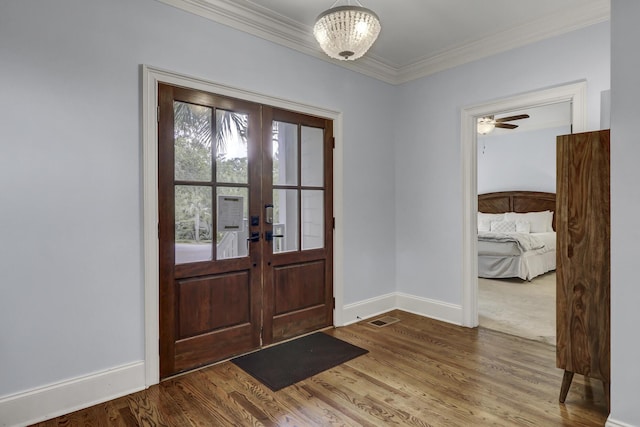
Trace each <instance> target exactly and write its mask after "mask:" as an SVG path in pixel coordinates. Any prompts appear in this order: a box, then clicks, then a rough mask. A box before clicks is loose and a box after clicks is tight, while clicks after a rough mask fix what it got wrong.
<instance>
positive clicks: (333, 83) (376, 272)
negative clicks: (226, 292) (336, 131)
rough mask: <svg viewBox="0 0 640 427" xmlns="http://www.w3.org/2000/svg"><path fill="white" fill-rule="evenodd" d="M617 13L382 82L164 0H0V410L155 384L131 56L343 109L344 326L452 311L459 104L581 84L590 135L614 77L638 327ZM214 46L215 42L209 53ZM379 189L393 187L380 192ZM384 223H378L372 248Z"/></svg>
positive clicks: (625, 76)
mask: <svg viewBox="0 0 640 427" xmlns="http://www.w3.org/2000/svg"><path fill="white" fill-rule="evenodd" d="M615 5H617V7H618V8H617V9H616V8H615V7H614V9H613V10H614V14H613V16H614V21H613V22H614V24H617V25H618V26H617V27H616V26H615V25H613V24H612V25H613V26H614V28H615V29H616V31H618V32H619V33H616V32H615V31H614V33H613V36H612V35H611V28H610V23H609V22H608V21H603V22H600V23H597V24H594V25H591V26H589V27H586V28H582V29H580V30H577V31H573V32H571V33H566V34H562V35H558V36H556V37H554V38H553V39H550V40H546V41H541V42H537V43H534V44H531V45H529V46H526V47H522V48H518V49H514V50H512V51H509V52H504V53H502V54H498V55H495V56H493V57H490V58H484V59H482V60H478V61H475V62H473V63H469V64H464V65H461V66H458V67H456V68H453V69H450V70H446V71H442V72H439V73H436V74H434V75H431V76H428V77H424V78H421V79H418V80H416V81H412V82H408V83H404V84H401V85H398V86H393V85H389V84H386V83H383V82H380V81H377V80H375V79H372V78H369V77H365V76H363V75H360V74H357V73H354V72H352V71H349V70H345V69H343V68H340V67H337V66H335V65H333V64H329V63H326V62H323V61H320V60H318V59H316V58H313V57H310V56H307V55H304V54H301V53H298V52H295V51H293V50H291V49H288V48H285V47H282V46H278V45H275V44H274V43H271V42H268V41H265V40H262V39H258V38H256V37H254V36H250V35H248V34H246V33H243V32H240V31H237V30H234V29H231V28H229V27H226V26H224V25H221V24H217V23H214V22H212V21H210V20H207V19H204V18H201V17H196V16H194V15H192V14H190V13H187V12H184V11H180V10H177V9H175V8H173V7H170V6H167V5H166V4H162V3H160V2H157V1H152V0H133V1H126V2H125V1H119V2H102V1H90V2H89V1H87V2H79V1H71V0H63V1H57V2H55V5H54V2H35V1H24V0H22V1H15V0H9V1H3V2H2V4H1V6H0V8H1V11H2V13H0V34H1V35H2V37H0V52H1V53H2V55H1V56H0V57H1V58H2V62H3V66H2V67H0V76H1V77H2V79H1V82H2V83H1V84H2V85H3V88H2V93H3V95H4V97H5V99H7V100H10V102H5V103H3V105H2V106H1V107H0V111H2V114H0V117H2V120H3V125H2V128H3V132H4V134H3V140H4V141H5V143H3V144H2V148H1V150H2V155H1V156H0V162H1V164H2V168H0V171H1V172H0V173H2V176H3V178H4V179H3V190H2V194H3V209H2V212H1V213H0V215H1V217H2V221H1V222H0V227H1V229H2V236H3V241H5V242H12V244H11V245H3V247H2V249H0V251H1V252H2V261H1V262H2V269H1V270H2V280H1V281H2V284H3V297H2V298H1V299H0V318H1V320H2V321H1V322H0V324H1V326H0V337H2V338H1V339H2V343H1V346H2V351H1V352H0V360H1V362H2V363H1V364H2V366H4V367H11V369H5V370H3V372H2V381H0V396H2V399H3V400H2V402H1V403H0V405H4V406H2V407H0V411H1V410H2V409H3V408H5V407H7V405H9V403H8V402H14V401H15V400H16V399H27V400H28V399H31V398H33V399H38V398H42V397H43V396H45V394H43V393H44V392H47V393H53V394H55V393H59V392H60V393H62V396H63V398H58V399H53V402H55V403H56V404H58V406H57V407H58V408H60V407H65V405H67V406H66V407H71V406H73V405H76V404H77V402H78V401H82V400H83V398H84V397H85V394H84V393H82V392H78V390H77V389H73V393H69V392H68V391H65V390H68V388H65V387H67V386H69V387H71V385H74V384H76V383H82V381H85V380H87V379H96V380H99V379H101V378H102V379H105V380H106V379H112V378H114V379H116V380H117V381H115V382H111V383H110V384H117V386H118V387H119V388H118V389H117V390H115V391H114V392H113V393H114V394H115V393H121V392H123V391H126V390H132V389H136V388H140V387H144V386H145V384H148V383H147V382H146V379H145V364H144V360H145V352H144V341H145V304H144V260H143V255H142V254H143V236H142V234H143V231H142V223H143V219H142V218H143V215H144V212H143V194H142V188H141V181H142V166H141V163H142V155H141V148H140V145H141V144H140V135H141V133H142V129H141V124H140V121H141V120H140V109H141V100H140V86H141V85H140V65H141V64H152V65H155V66H157V67H161V68H163V69H171V70H176V71H179V72H181V73H183V74H186V75H191V76H199V77H201V78H204V79H207V80H210V81H215V82H219V83H222V84H225V85H229V86H233V87H240V88H243V89H245V90H248V91H253V92H257V93H261V94H267V95H271V96H278V97H282V98H286V99H295V100H297V101H299V102H303V103H306V104H309V105H319V106H323V107H325V108H328V109H332V110H337V111H342V112H343V113H344V116H345V118H346V117H348V118H349V120H345V123H344V127H343V129H342V134H343V138H342V140H343V142H344V144H343V146H342V150H343V151H342V155H343V157H342V159H341V160H343V167H342V173H343V175H344V177H343V184H344V185H343V188H342V191H343V194H342V195H343V200H344V203H343V205H342V206H341V207H340V209H341V210H340V212H339V213H340V216H339V217H338V222H339V224H338V226H339V227H342V231H343V232H344V230H348V231H347V232H346V233H344V234H343V235H342V236H341V237H342V238H343V241H342V243H341V244H342V246H341V250H342V251H343V257H342V259H341V263H342V268H343V271H342V272H341V274H342V281H343V282H344V283H348V284H350V285H349V286H346V285H345V286H344V289H343V295H342V300H341V301H338V304H337V305H338V306H339V308H340V309H342V310H343V313H342V314H343V316H344V318H343V319H342V320H343V321H344V322H347V321H353V320H354V319H355V315H356V314H357V309H358V308H368V309H369V310H368V312H369V313H374V312H375V310H373V308H375V306H376V304H380V305H383V307H382V308H383V309H387V308H388V307H393V305H394V304H396V301H405V302H409V303H412V304H414V306H415V307H418V308H419V309H420V310H421V311H422V312H424V314H428V315H431V316H433V317H438V316H439V317H441V318H442V317H444V318H447V319H450V320H451V319H452V321H457V322H458V323H461V321H460V319H461V318H462V316H461V314H460V313H461V311H462V308H461V304H462V300H463V291H462V289H461V286H460V283H461V272H460V264H461V257H462V255H461V252H462V249H461V243H460V241H461V231H460V223H461V222H462V215H463V214H462V212H461V211H462V197H461V190H460V188H461V186H462V184H461V178H460V175H461V169H462V168H463V166H462V165H461V161H460V157H461V155H460V154H461V153H460V135H459V122H460V109H461V108H462V107H463V106H465V105H469V104H474V103H478V102H483V101H485V100H488V99H493V98H495V97H503V96H509V95H512V94H517V93H523V92H528V91H531V90H536V89H539V88H545V87H550V86H554V85H558V84H563V83H566V82H572V81H578V80H586V81H587V82H588V85H589V104H588V109H589V128H590V129H596V128H599V113H600V94H601V92H602V91H606V90H608V89H609V88H610V86H613V89H612V93H613V94H614V96H612V118H613V117H615V113H616V112H617V114H618V117H619V119H618V120H619V122H617V123H616V124H617V126H618V128H617V131H616V132H617V134H615V135H616V136H615V137H617V138H624V140H623V141H621V142H619V144H620V145H619V151H617V152H616V153H615V157H614V161H615V163H614V169H615V170H617V171H618V172H617V175H615V176H613V177H612V178H613V180H612V183H613V189H614V194H615V195H620V194H625V195H631V196H632V197H631V198H626V197H625V199H624V200H622V199H621V198H619V199H616V200H622V201H620V202H617V203H620V204H619V205H618V206H617V207H618V210H617V211H616V213H615V215H616V217H614V219H615V220H617V221H618V222H617V224H618V229H617V234H615V237H616V241H615V242H614V243H615V245H617V246H615V245H614V246H613V248H614V249H615V250H616V259H614V265H613V267H614V270H613V271H615V274H616V276H615V277H614V279H615V281H614V284H616V285H617V286H618V287H617V289H616V291H617V294H616V299H615V300H614V301H613V310H612V312H613V313H614V319H613V320H614V324H615V328H616V329H614V330H615V331H617V334H616V336H617V337H625V336H629V335H631V334H632V332H633V330H632V329H631V328H630V327H629V326H627V325H626V322H629V323H631V324H634V325H635V324H637V323H638V315H637V314H636V313H637V310H635V308H634V307H633V306H632V305H631V303H632V302H633V301H637V295H638V291H637V288H635V287H630V286H629V287H627V286H626V285H625V284H626V283H633V282H634V277H635V276H634V269H633V267H634V260H633V257H632V255H633V254H632V251H628V250H626V248H628V247H632V244H633V243H632V240H631V238H632V237H633V234H634V232H633V230H635V227H634V226H633V224H634V219H633V218H632V217H631V216H630V214H627V212H633V211H637V210H638V209H637V207H638V206H637V205H638V203H639V202H638V200H640V197H638V195H637V191H638V190H637V188H636V186H635V184H634V183H635V182H638V180H639V179H638V174H639V173H640V172H639V171H638V169H637V167H636V163H635V159H637V157H638V147H637V145H635V144H632V141H635V140H634V139H633V135H634V132H635V130H632V127H633V125H634V123H635V120H636V117H637V105H636V103H635V102H634V100H633V99H632V97H631V95H634V96H637V95H640V94H637V89H636V88H637V85H636V80H635V74H631V73H630V72H628V73H626V72H625V71H624V70H637V69H638V66H639V64H637V61H638V58H636V56H634V54H635V52H636V50H635V49H634V47H635V44H634V42H635V40H637V39H638V37H639V35H638V29H637V26H636V25H635V23H634V22H630V21H627V20H626V19H625V17H626V16H630V17H633V16H637V15H638V14H639V13H640V10H639V9H638V6H637V5H636V4H635V2H630V1H621V2H618V1H615V0H614V6H615ZM616 19H617V21H616ZM167 28H177V29H189V32H187V31H185V32H181V31H171V32H170V31H167ZM194 34H195V35H196V36H194ZM211 40H224V43H219V44H217V45H216V46H213V45H212V44H211V42H210V41H211ZM616 53H617V56H615V55H614V56H613V58H614V61H613V64H611V61H610V57H611V54H616ZM220 55H224V57H225V61H220V60H219V58H220ZM594 57H596V58H597V60H594V59H593V58H594ZM634 61H635V62H634ZM549 63H551V64H553V66H549ZM256 64H260V68H261V72H260V74H259V75H256V73H255V68H256ZM610 65H612V66H613V73H614V74H613V76H614V77H615V78H611V79H610ZM309 81H313V84H309ZM615 90H617V91H618V92H617V94H616V92H615ZM634 91H635V92H634ZM627 94H629V95H627ZM616 97H617V98H616ZM616 103H619V104H616ZM616 105H617V110H616V109H615V108H614V107H616ZM34 106H37V108H34ZM42 112H46V113H42ZM627 112H630V113H632V114H630V115H629V116H627ZM34 115H36V117H34ZM612 120H613V119H612ZM105 124H109V126H105ZM389 124H391V125H389ZM613 124H614V122H613V121H612V127H613ZM97 130H99V131H97ZM52 135H53V136H52ZM87 135H90V137H87ZM627 139H628V140H629V141H631V142H626V141H627ZM7 141H17V142H19V143H8V142H7ZM614 141H615V140H614ZM390 159H392V160H391V161H390ZM381 194H384V195H388V197H386V198H384V199H383V200H384V201H385V202H386V203H381V199H382V198H381V196H380V195H381ZM614 203H616V202H615V201H614ZM624 203H628V204H630V206H629V205H624ZM614 207H616V206H615V205H614ZM629 207H630V208H631V209H629ZM418 213H420V214H422V215H423V216H422V220H421V221H416V217H417V215H418ZM340 220H342V221H343V222H340ZM378 229H383V230H385V236H386V237H387V238H388V240H385V243H381V242H380V238H379V233H377V232H375V231H376V230H378ZM629 230H631V231H632V232H631V233H629V236H628V237H627V234H626V233H627V231H629ZM615 231H616V230H615V229H614V232H615ZM452 236H453V238H452ZM96 241H98V242H99V243H100V244H96V245H89V244H88V243H91V242H96ZM425 241H428V242H429V244H428V245H426V244H425ZM87 248H90V250H89V249H87ZM425 260H429V261H427V262H425ZM616 260H617V264H616ZM616 266H617V269H615V267H616ZM425 271H427V272H428V275H429V279H428V280H427V279H425ZM407 305H409V304H407ZM34 314H35V315H34ZM352 314H353V315H354V316H353V317H348V316H350V315H352ZM614 344H615V346H614V347H613V348H614V349H616V350H617V351H616V353H614V360H616V362H617V363H614V364H612V366H614V368H613V374H614V378H615V379H616V381H615V382H614V388H613V389H612V398H613V403H612V410H613V412H612V414H613V415H616V414H617V416H618V418H619V419H621V420H625V421H626V422H627V423H630V424H632V425H633V424H636V425H640V419H638V417H637V414H636V413H635V412H634V410H635V404H636V401H635V395H634V390H635V385H636V384H637V382H638V380H637V373H636V370H635V360H636V359H637V357H636V356H637V355H638V352H639V351H640V349H639V348H638V345H637V344H635V343H634V342H632V340H625V339H622V338H620V340H619V341H618V342H614ZM52 349H74V351H73V354H72V355H70V354H69V353H68V352H66V351H52ZM105 382H107V381H105ZM101 385H104V383H101ZM91 390H92V391H94V392H95V393H97V394H98V396H95V395H91V399H99V398H104V397H105V394H106V393H105V392H104V390H111V389H108V388H100V387H95V388H92V389H91ZM96 390H102V391H103V393H102V394H100V393H99V392H97V391H96ZM16 396H17V397H16ZM46 396H47V397H48V396H51V395H50V394H49V395H46ZM12 399H13V400H12ZM46 401H47V402H50V401H51V400H46ZM33 402H34V400H28V403H29V404H30V406H29V405H25V406H24V407H22V408H23V409H24V411H25V412H26V413H29V408H35V407H37V405H33ZM36 402H39V401H37V400H36ZM69 402H72V403H69ZM85 403H86V402H85ZM25 408H26V409H25Z"/></svg>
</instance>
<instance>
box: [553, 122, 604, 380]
mask: <svg viewBox="0 0 640 427" xmlns="http://www.w3.org/2000/svg"><path fill="white" fill-rule="evenodd" d="M557 166H558V168H557V174H558V177H557V178H558V179H557V213H556V222H557V232H558V237H557V239H558V244H557V300H556V304H557V313H556V317H557V347H556V351H557V365H558V367H559V368H561V369H564V370H566V371H570V372H574V373H579V374H583V375H587V376H589V377H592V378H597V379H601V380H603V381H605V382H607V383H608V382H609V364H610V354H609V341H610V330H609V284H610V244H609V240H610V227H609V218H610V213H609V206H610V203H609V131H608V130H607V131H598V132H586V133H581V134H573V135H564V136H559V137H558V138H557Z"/></svg>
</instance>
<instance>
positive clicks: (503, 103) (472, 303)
mask: <svg viewBox="0 0 640 427" xmlns="http://www.w3.org/2000/svg"><path fill="white" fill-rule="evenodd" d="M567 101H570V102H571V103H572V107H573V108H572V117H571V119H572V126H573V132H574V133H577V132H584V131H585V130H586V128H587V82H586V81H580V82H577V83H570V84H566V85H562V86H557V87H553V88H549V89H543V90H539V91H535V92H529V93H524V94H521V95H516V96H512V97H509V98H504V99H500V100H496V101H490V102H486V103H483V104H478V105H474V106H469V107H465V108H463V109H462V112H461V118H460V135H461V145H462V148H461V152H462V159H461V168H462V197H463V199H462V209H463V210H462V219H463V223H462V324H463V325H464V326H468V327H475V326H478V297H477V294H478V262H477V256H478V251H477V247H476V246H477V245H476V244H477V242H476V227H477V219H476V212H477V211H478V176H477V167H478V161H477V152H478V149H477V146H478V145H477V144H478V141H477V134H476V127H475V126H476V124H475V120H476V119H477V118H478V117H482V116H486V115H492V114H498V113H502V112H509V111H514V110H520V109H524V108H530V107H538V106H542V105H549V104H555V103H559V102H567Z"/></svg>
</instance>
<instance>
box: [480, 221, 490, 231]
mask: <svg viewBox="0 0 640 427" xmlns="http://www.w3.org/2000/svg"><path fill="white" fill-rule="evenodd" d="M481 231H491V220H490V219H479V220H478V232H481Z"/></svg>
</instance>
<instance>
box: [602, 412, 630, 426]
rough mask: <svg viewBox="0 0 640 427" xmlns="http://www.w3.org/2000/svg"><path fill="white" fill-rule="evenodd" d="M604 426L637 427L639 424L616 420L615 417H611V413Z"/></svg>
mask: <svg viewBox="0 0 640 427" xmlns="http://www.w3.org/2000/svg"><path fill="white" fill-rule="evenodd" d="M604 427H637V426H634V425H633V424H627V423H623V422H622V421H618V420H614V419H613V418H611V415H609V417H608V418H607V422H606V423H605V425H604Z"/></svg>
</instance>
